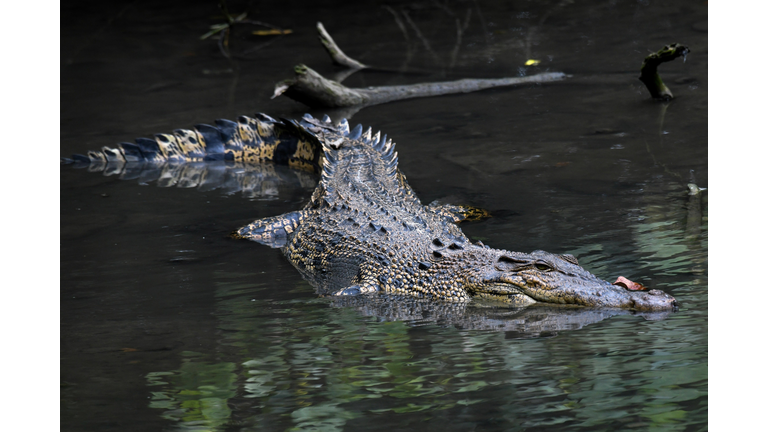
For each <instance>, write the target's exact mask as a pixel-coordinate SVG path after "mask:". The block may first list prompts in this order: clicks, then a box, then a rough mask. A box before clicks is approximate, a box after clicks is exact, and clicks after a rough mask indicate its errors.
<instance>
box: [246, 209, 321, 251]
mask: <svg viewBox="0 0 768 432" xmlns="http://www.w3.org/2000/svg"><path fill="white" fill-rule="evenodd" d="M305 217H306V211H305V210H297V211H293V212H289V213H285V214H282V215H279V216H272V217H267V218H264V219H258V220H255V221H253V222H251V223H250V224H248V225H246V226H244V227H242V228H240V229H239V230H237V231H235V232H233V233H232V235H231V236H232V237H233V238H236V239H247V240H251V241H255V242H259V243H261V244H263V245H267V246H270V247H273V248H281V247H284V246H285V245H287V244H288V239H289V238H290V235H291V234H292V233H293V232H294V231H296V228H298V227H299V224H300V223H301V221H302V220H304V218H305Z"/></svg>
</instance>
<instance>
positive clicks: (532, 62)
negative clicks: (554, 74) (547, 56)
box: [525, 59, 541, 66]
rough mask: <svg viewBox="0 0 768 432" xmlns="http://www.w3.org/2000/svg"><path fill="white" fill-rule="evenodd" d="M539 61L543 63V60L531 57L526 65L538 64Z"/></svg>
mask: <svg viewBox="0 0 768 432" xmlns="http://www.w3.org/2000/svg"><path fill="white" fill-rule="evenodd" d="M539 63H541V60H534V59H530V60H528V61H526V62H525V65H526V66H536V65H537V64H539Z"/></svg>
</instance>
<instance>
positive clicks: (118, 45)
mask: <svg viewBox="0 0 768 432" xmlns="http://www.w3.org/2000/svg"><path fill="white" fill-rule="evenodd" d="M189 3H190V2H181V1H179V2H164V3H162V4H152V3H142V2H133V3H131V2H124V3H114V2H91V3H87V2H81V3H79V6H77V7H74V6H66V5H65V6H64V11H63V17H62V35H61V36H62V42H61V53H62V68H61V76H62V78H61V88H62V90H61V110H62V114H61V128H62V129H61V146H62V148H61V154H62V155H69V154H71V153H82V152H84V151H86V150H89V149H96V148H100V147H101V146H103V145H113V144H115V143H117V142H120V141H130V140H132V139H133V138H134V137H137V136H151V135H152V134H153V133H156V132H168V131H171V130H173V129H176V128H182V127H185V128H186V127H190V126H192V125H194V124H196V123H210V122H212V121H213V120H214V119H217V118H230V119H232V118H236V116H238V115H241V114H252V113H254V112H257V111H260V112H265V113H268V114H270V115H271V116H273V117H288V118H290V117H298V116H300V115H302V114H303V113H304V112H310V113H312V114H315V115H321V114H323V112H322V111H312V110H308V109H306V108H305V107H303V106H301V105H299V104H298V103H295V102H293V101H290V100H288V99H285V98H277V99H275V100H270V99H269V96H270V95H271V93H272V88H273V85H274V83H275V82H277V81H278V80H280V79H283V78H288V77H289V76H290V75H291V68H292V66H293V65H295V64H298V63H305V64H307V65H309V66H311V67H313V68H314V69H316V70H317V71H319V72H320V73H323V74H325V75H326V76H331V75H332V74H333V73H334V69H333V67H332V66H331V65H330V62H329V60H328V58H327V57H326V54H325V53H324V51H323V50H322V49H321V48H320V45H319V43H317V40H316V34H315V30H314V25H315V23H316V21H318V20H320V21H322V22H323V23H324V25H325V27H326V28H327V29H328V31H329V32H330V33H331V34H332V35H333V36H334V38H335V39H336V41H337V42H338V43H339V44H340V45H341V46H342V48H344V50H345V51H346V52H347V53H348V54H349V55H351V56H353V57H356V58H358V59H359V60H361V61H363V62H366V63H369V64H373V65H379V66H381V67H385V68H389V69H392V70H396V71H397V70H402V71H404V72H407V73H397V72H388V73H385V72H360V73H357V74H355V75H352V76H351V77H349V78H347V79H346V80H345V81H344V83H345V84H347V85H349V86H369V85H383V84H402V83H414V82H420V81H427V80H429V81H434V80H444V79H457V78H463V77H483V78H485V77H500V76H517V75H520V74H532V73H535V72H537V71H546V70H551V71H563V72H566V73H568V74H572V75H573V77H572V78H570V79H568V80H566V81H565V82H561V83H555V84H549V85H543V86H530V87H524V88H517V89H496V90H489V91H483V92H478V93H471V94H464V95H454V96H446V97H441V98H432V99H419V100H411V101H404V102H397V103H391V104H387V105H381V106H375V107H369V108H366V109H363V110H361V111H359V112H356V113H354V112H349V111H348V112H333V111H329V112H328V113H329V114H330V115H331V116H333V117H335V118H339V117H340V116H343V115H346V116H349V115H352V121H351V122H352V123H353V124H357V123H362V124H363V125H365V126H369V125H371V126H373V127H374V128H376V129H381V130H382V131H383V132H385V133H387V134H389V136H390V137H393V138H394V139H395V141H396V142H397V143H398V152H399V154H400V168H401V170H402V171H403V172H404V173H405V174H406V175H407V176H408V179H409V181H410V183H411V185H412V186H413V188H414V189H415V191H416V192H417V194H418V195H419V197H420V198H421V199H422V201H423V202H430V201H432V200H434V199H445V200H447V201H452V202H463V203H469V204H472V205H476V206H479V207H483V208H487V209H489V210H491V211H492V212H493V214H494V217H493V218H492V219H490V220H487V221H484V222H480V223H475V224H471V225H467V226H466V227H465V228H464V229H465V232H466V233H467V234H468V235H469V236H470V238H472V239H474V240H482V241H483V242H485V243H487V244H490V245H492V246H494V247H499V248H506V249H511V250H520V251H531V250H535V249H544V250H547V251H550V252H556V253H572V254H574V255H576V256H577V257H578V258H579V261H580V263H581V264H582V265H584V266H585V267H586V268H588V269H590V270H591V271H592V272H594V273H595V274H597V275H599V276H601V277H603V278H605V279H609V278H611V277H616V276H617V275H624V276H626V277H628V278H630V279H633V280H637V281H639V282H642V283H643V284H645V285H647V286H650V287H655V288H660V289H664V290H665V291H668V292H670V293H671V294H672V295H674V296H675V297H676V298H678V300H680V302H681V304H682V307H681V308H680V311H679V312H677V313H674V314H671V315H670V316H668V317H667V318H666V319H661V320H653V319H650V320H649V319H645V318H643V317H641V316H634V315H617V316H608V315H610V314H608V315H605V316H598V315H590V317H589V318H585V316H586V315H582V316H581V317H580V318H579V320H577V321H578V323H577V324H572V325H571V327H569V328H571V330H556V331H555V330H552V329H551V328H543V330H541V331H539V332H532V333H530V332H529V333H526V332H524V331H520V329H519V328H518V329H516V330H509V329H507V331H492V330H489V329H487V328H478V326H474V325H473V324H472V323H471V322H468V321H465V322H451V321H450V320H448V321H446V320H439V319H438V320H418V319H415V318H413V317H411V319H409V317H407V316H402V315H401V316H395V317H393V316H388V315H387V313H389V312H391V309H386V308H376V307H360V306H359V305H346V306H345V305H339V304H335V303H332V302H330V301H328V300H327V299H321V298H317V296H316V295H315V294H314V291H313V289H312V287H311V286H309V285H308V284H307V283H306V282H305V281H303V280H302V279H301V277H300V276H299V274H298V272H296V271H295V270H294V269H293V267H292V266H291V265H290V264H289V263H288V262H287V261H286V260H285V259H284V258H283V257H282V255H281V254H280V253H279V251H277V250H273V249H269V248H266V247H263V246H260V245H258V244H255V243H250V242H238V241H234V240H230V239H228V238H227V234H228V233H229V232H230V231H232V230H233V229H235V228H237V227H239V226H241V225H243V224H244V223H247V222H250V221H251V220H253V219H256V218H260V217H265V216H271V215H276V214H280V213H283V212H286V211H290V210H295V209H298V208H300V207H301V206H302V205H303V203H304V202H305V201H306V200H307V199H308V197H309V194H310V192H311V190H312V187H313V186H312V185H311V184H309V185H307V184H306V183H303V182H301V181H298V180H296V181H293V182H286V183H283V184H280V185H279V186H276V187H275V188H265V189H264V191H265V193H261V194H243V193H241V192H236V193H232V194H228V193H227V192H226V190H222V189H215V190H209V191H201V190H197V189H195V188H178V187H157V185H156V184H154V183H153V184H149V185H140V184H139V182H138V181H137V180H120V179H119V178H118V176H104V175H102V174H98V173H89V172H87V170H76V169H72V168H71V167H69V166H62V169H61V269H62V270H61V380H62V387H61V426H62V429H63V430H73V431H74V430H77V431H81V430H99V431H102V430H238V431H239V430H243V431H246V430H248V431H249V430H289V429H290V430H329V431H336V430H339V431H340V430H400V429H408V428H409V429H417V428H418V429H420V430H442V431H447V430H461V431H464V430H472V429H477V430H526V429H536V430H562V429H563V428H565V429H568V430H585V431H586V430H588V431H599V430H610V431H612V430H625V429H638V430H648V429H651V428H655V429H658V430H686V431H687V430H691V431H693V430H704V429H706V422H707V409H708V402H707V401H708V399H707V383H708V379H707V377H708V375H707V367H708V354H707V319H708V302H707V291H708V272H707V241H708V234H707V232H708V231H707V226H708V225H707V215H708V211H707V209H708V205H707V192H706V191H704V192H703V194H701V195H698V196H689V195H688V191H687V187H686V185H687V184H688V183H689V182H691V181H692V180H695V183H696V184H697V185H698V186H700V187H707V186H708V172H707V84H708V82H707V59H708V57H707V24H706V23H707V10H706V4H705V3H702V4H690V2H683V1H679V2H667V3H666V4H665V5H662V6H659V5H655V4H650V3H649V2H646V1H606V2H592V4H589V5H581V4H571V3H569V2H556V1H555V2H548V3H545V2H522V1H516V2H504V3H499V2H485V1H476V2H471V1H470V2H462V1H449V2H444V3H443V2H427V1H425V2H420V3H419V2H355V3H351V4H350V5H343V4H342V3H341V2H313V3H312V4H309V5H307V4H304V3H299V2H293V3H292V2H258V3H254V4H252V5H250V7H248V10H249V12H250V15H249V17H250V18H252V19H256V20H260V21H265V22H269V23H272V24H275V25H279V26H282V27H285V28H290V29H292V30H293V33H292V34H290V35H287V36H283V37H281V38H277V40H274V41H273V39H269V38H268V37H263V36H251V37H248V38H244V37H243V36H244V33H246V32H247V31H248V30H251V29H250V28H245V27H244V28H241V29H240V31H239V32H238V33H237V34H235V35H234V36H235V37H234V38H233V40H232V44H231V49H232V52H233V53H234V54H237V55H242V54H243V53H244V52H246V51H247V50H248V49H251V48H253V47H257V46H259V45H260V44H263V43H265V42H269V41H272V42H271V43H270V44H268V45H266V46H264V47H263V48H261V49H259V50H256V51H253V52H252V53H250V54H247V56H248V59H247V60H246V59H237V60H235V61H232V62H230V61H228V60H226V59H225V58H224V57H223V56H222V55H221V54H220V53H219V51H218V48H217V45H216V42H215V41H212V40H204V41H201V40H200V36H201V35H203V34H204V33H205V32H206V31H207V30H208V27H209V26H210V25H211V24H215V23H219V22H222V18H221V17H217V15H219V12H218V10H217V7H216V2H215V1H207V2H195V4H189ZM385 5H387V6H388V7H390V9H387V8H385V7H383V6H385ZM229 7H230V10H231V11H232V12H241V11H242V10H245V8H246V4H245V3H238V2H229ZM391 11H394V14H393V13H392V12H391ZM404 12H405V13H404ZM406 15H407V17H406ZM395 16H396V17H397V19H398V20H400V22H401V23H402V24H403V26H404V28H405V29H406V31H407V35H408V37H407V39H406V38H405V37H404V35H403V32H402V31H401V29H400V28H399V27H398V24H397V21H396V20H395ZM409 20H410V22H409ZM457 20H458V21H457ZM457 22H458V24H457ZM411 23H412V24H411ZM415 28H418V30H419V32H418V34H417V33H416V31H415V30H414V29H415ZM457 28H459V29H461V37H460V38H458V37H457ZM457 41H458V44H457ZM671 42H680V43H684V44H686V45H688V46H689V47H690V48H691V51H692V53H691V55H690V56H689V57H688V58H687V61H686V62H685V63H683V62H681V61H679V60H678V61H675V62H673V63H669V64H665V65H664V66H662V68H661V69H662V72H663V76H664V79H665V82H667V84H668V85H669V86H670V87H671V88H672V91H673V92H674V93H675V94H676V95H677V96H678V98H677V99H676V100H674V101H673V102H671V103H667V104H662V103H658V102H654V101H651V100H649V99H648V96H647V94H646V91H645V89H644V87H643V85H642V84H641V83H640V82H639V81H638V80H637V76H638V70H639V65H640V63H641V61H642V58H643V57H644V56H645V55H646V54H647V53H649V52H650V51H655V50H658V49H660V48H661V47H662V46H663V45H665V44H667V43H671ZM427 47H429V48H427ZM528 59H536V60H540V61H541V63H540V64H539V66H536V67H525V66H524V63H525V62H526V60H528ZM413 71H416V72H413ZM411 72H413V73H411ZM289 174H290V173H288V175H285V176H283V177H284V178H290V175H289ZM692 176H693V177H692ZM432 313H434V314H436V316H440V314H439V311H432ZM471 314H475V315H470V316H477V314H480V312H477V311H476V310H475V311H474V312H471ZM492 319H494V320H497V321H496V322H498V323H501V324H500V325H503V323H505V322H506V323H507V324H509V323H510V322H512V321H513V320H514V319H521V317H519V316H517V317H510V316H506V317H505V316H504V315H503V314H497V315H496V316H494V317H492ZM527 319H529V320H530V322H532V323H535V322H536V318H535V317H533V318H527ZM486 322H487V321H486ZM543 327H546V326H543Z"/></svg>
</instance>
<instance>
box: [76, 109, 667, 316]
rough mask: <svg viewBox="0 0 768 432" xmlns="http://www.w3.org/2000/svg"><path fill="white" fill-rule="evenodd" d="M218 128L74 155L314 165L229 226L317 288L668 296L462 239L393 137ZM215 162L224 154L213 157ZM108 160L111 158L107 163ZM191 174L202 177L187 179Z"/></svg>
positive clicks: (96, 164)
mask: <svg viewBox="0 0 768 432" xmlns="http://www.w3.org/2000/svg"><path fill="white" fill-rule="evenodd" d="M216 125H217V126H216V127H213V126H206V125H200V126H197V127H196V128H195V130H177V131H175V132H174V134H173V135H156V139H154V140H149V139H138V140H137V141H136V144H128V143H123V144H120V145H118V147H117V148H114V149H110V148H107V147H105V148H103V149H102V150H101V151H98V152H90V153H89V154H88V156H75V157H74V161H75V162H80V163H87V164H89V166H90V168H91V169H92V170H101V169H104V170H107V171H108V170H110V169H111V170H113V171H123V172H125V170H128V169H129V168H130V167H134V169H136V167H139V168H141V169H145V168H146V166H150V167H155V169H156V170H158V169H159V167H161V166H165V167H166V168H164V169H167V167H168V166H179V165H183V164H188V163H195V162H207V161H224V162H223V163H225V164H242V165H247V164H253V163H259V162H265V161H271V162H274V163H278V164H287V165H289V166H291V167H294V168H299V169H305V170H316V171H319V172H320V173H321V176H322V178H321V181H320V183H319V184H318V185H317V187H316V188H315V191H314V193H313V194H312V197H311V199H310V201H309V203H308V204H307V205H306V206H305V207H304V208H303V209H301V210H297V211H293V212H290V213H286V214H283V215H280V216H275V217H270V218H265V219H260V220H257V221H255V222H253V223H251V224H249V225H247V226H245V227H243V228H241V229H239V230H238V231H237V232H236V233H235V234H234V235H235V236H236V237H238V238H245V239H249V240H253V241H257V242H259V243H262V244H266V245H269V246H271V247H279V248H281V249H282V250H283V252H284V254H285V255H286V257H288V259H289V260H290V261H291V263H293V265H294V266H295V267H296V268H297V269H298V270H299V271H300V272H301V274H302V275H303V276H304V278H305V279H307V280H308V281H309V282H310V283H312V284H313V285H314V286H316V288H317V289H318V291H319V293H320V294H323V295H333V296H347V295H362V296H364V297H368V296H372V295H374V293H377V292H378V293H387V294H390V295H408V296H412V297H414V298H421V299H433V300H441V301H449V302H459V303H464V302H467V301H469V300H470V299H471V298H473V297H476V298H484V299H490V300H493V301H502V302H504V303H507V304H511V305H514V306H528V305H532V304H535V303H545V304H567V305H581V306H589V307H597V308H620V309H631V310H637V311H666V310H673V309H675V308H676V306H677V305H676V301H675V299H674V298H673V297H672V296H670V295H668V294H666V293H664V292H662V291H659V290H650V291H629V290H627V289H625V288H623V287H620V286H615V285H611V284H610V283H608V282H605V281H603V280H601V279H599V278H597V277H596V276H594V275H593V274H591V273H590V272H588V271H586V270H585V269H584V268H582V267H581V266H579V264H578V262H577V260H576V258H574V257H573V256H571V255H557V254H551V253H548V252H544V251H534V252H531V253H521V252H511V251H506V250H501V249H492V248H490V247H488V246H485V245H483V244H482V243H480V242H478V243H471V242H470V241H469V239H468V238H467V237H466V236H465V235H464V233H463V232H462V231H461V229H459V227H458V225H457V223H458V222H460V221H462V220H464V219H465V218H466V217H467V213H468V212H469V211H471V209H468V208H466V207H460V206H452V205H427V206H425V205H423V204H422V203H421V202H420V201H419V199H418V198H417V197H416V196H415V194H414V192H413V190H412V189H411V187H410V186H409V185H408V183H407V181H406V179H405V176H404V175H403V174H402V173H401V172H400V171H399V170H398V168H397V153H396V152H395V151H394V144H393V143H392V141H391V140H387V139H386V135H385V136H384V137H383V138H382V137H381V136H380V133H376V134H373V133H372V131H371V129H370V128H369V129H368V130H367V131H365V132H363V129H362V126H360V125H358V126H357V127H356V128H354V129H353V130H352V131H350V128H349V125H348V123H347V121H346V120H342V121H341V122H340V123H338V124H336V125H334V124H333V123H332V122H331V120H330V118H328V117H327V116H326V117H325V118H324V119H323V120H319V119H315V118H313V117H311V116H309V115H306V116H305V117H304V118H303V119H301V120H299V121H293V120H281V121H278V120H275V119H272V118H270V117H268V116H266V115H262V114H259V115H257V116H256V117H255V118H249V117H240V118H239V119H238V122H237V123H235V122H231V121H226V120H219V121H217V122H216ZM219 163H221V162H219ZM110 167H111V168H110ZM190 181H192V182H193V183H195V184H198V183H199V184H202V183H205V181H206V179H205V178H193V179H192V180H190Z"/></svg>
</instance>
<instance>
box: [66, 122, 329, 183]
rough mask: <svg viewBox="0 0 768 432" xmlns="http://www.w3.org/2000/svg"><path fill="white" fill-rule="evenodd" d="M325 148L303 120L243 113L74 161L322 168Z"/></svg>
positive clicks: (79, 157)
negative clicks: (222, 162)
mask: <svg viewBox="0 0 768 432" xmlns="http://www.w3.org/2000/svg"><path fill="white" fill-rule="evenodd" d="M322 151H323V148H322V145H321V144H320V141H319V140H318V138H317V136H315V135H314V134H313V133H312V132H310V131H309V130H307V129H306V128H305V127H304V125H302V124H301V123H299V122H296V121H293V120H275V119H273V118H271V117H269V116H267V115H265V114H256V115H255V116H254V117H247V116H241V117H239V118H238V120H237V122H233V121H230V120H223V119H222V120H216V121H215V126H211V125H206V124H200V125H196V126H195V127H194V129H191V130H187V129H177V130H175V131H173V133H172V134H157V135H155V137H154V139H149V138H137V139H136V141H135V143H119V144H118V145H117V146H116V147H114V148H110V147H102V148H101V150H98V151H90V152H88V154H87V155H73V156H72V162H75V163H88V164H90V165H94V164H96V165H104V166H106V165H109V164H128V163H137V162H150V163H156V164H163V163H187V162H204V161H232V162H242V163H260V162H273V163H276V164H281V165H288V166H291V167H294V168H299V169H303V170H306V171H315V172H317V171H319V170H320V166H321V164H322Z"/></svg>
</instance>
